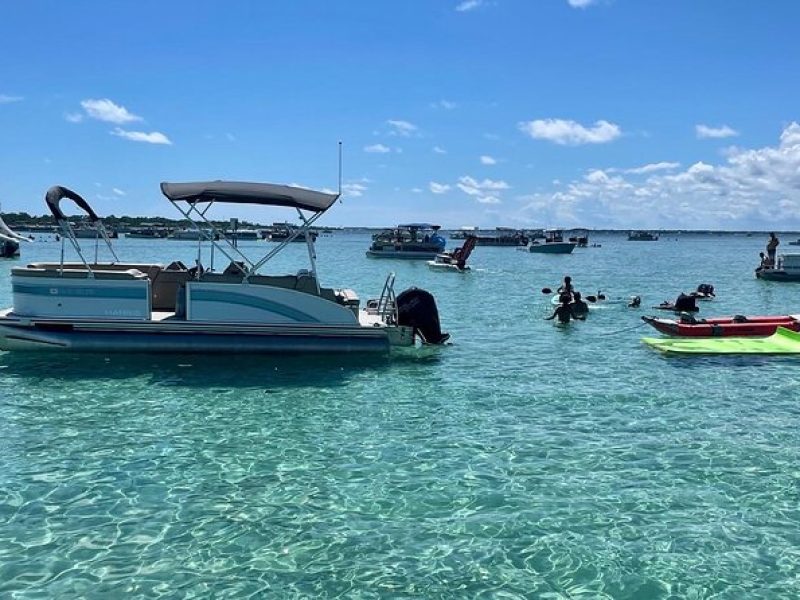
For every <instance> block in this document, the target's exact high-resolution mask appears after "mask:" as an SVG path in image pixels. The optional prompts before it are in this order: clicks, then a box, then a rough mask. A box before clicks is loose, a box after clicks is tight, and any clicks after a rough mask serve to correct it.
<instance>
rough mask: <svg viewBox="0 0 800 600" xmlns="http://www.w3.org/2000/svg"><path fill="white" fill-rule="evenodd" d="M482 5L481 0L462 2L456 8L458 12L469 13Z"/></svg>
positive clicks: (465, 0)
mask: <svg viewBox="0 0 800 600" xmlns="http://www.w3.org/2000/svg"><path fill="white" fill-rule="evenodd" d="M483 5H484V1H483V0H464V1H463V2H461V3H459V4H458V5H457V6H456V11H458V12H469V11H471V10H475V9H476V8H480V7H481V6H483Z"/></svg>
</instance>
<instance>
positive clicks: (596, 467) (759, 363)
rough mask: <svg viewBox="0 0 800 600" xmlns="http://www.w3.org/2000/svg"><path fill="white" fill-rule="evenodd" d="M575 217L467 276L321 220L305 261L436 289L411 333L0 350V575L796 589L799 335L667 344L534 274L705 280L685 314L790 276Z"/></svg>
mask: <svg viewBox="0 0 800 600" xmlns="http://www.w3.org/2000/svg"><path fill="white" fill-rule="evenodd" d="M592 241H598V242H601V243H602V244H603V247H602V248H589V249H585V250H576V252H575V253H574V254H573V255H571V256H545V255H530V254H528V253H523V252H518V251H516V250H515V249H513V248H482V247H481V248H478V249H477V250H476V251H475V254H474V256H473V265H474V267H475V268H476V271H475V272H472V273H469V274H467V275H459V274H455V273H434V272H431V271H429V269H428V268H427V267H426V266H425V265H424V264H422V263H407V262H400V261H388V260H367V259H366V258H364V254H363V253H364V250H365V249H366V246H367V245H368V238H367V237H366V236H358V235H343V234H340V235H335V236H334V237H331V238H322V239H321V240H320V241H319V244H318V254H319V268H320V272H321V276H322V279H323V282H324V283H326V284H328V285H347V286H350V287H353V288H354V289H356V290H357V291H358V292H359V294H360V295H361V296H362V299H365V298H366V297H368V296H372V295H376V294H377V293H379V292H380V288H381V285H382V283H383V279H384V277H385V275H386V273H387V272H388V271H389V270H394V271H396V272H397V276H398V289H399V290H400V289H403V288H404V287H407V286H410V285H418V286H420V287H424V288H426V289H429V290H430V291H432V292H433V293H434V294H435V295H436V297H437V300H438V302H439V306H440V310H441V316H442V321H443V324H444V325H445V328H446V329H447V330H449V331H450V332H451V333H452V336H453V338H452V339H453V345H452V346H450V347H447V348H442V349H438V350H433V351H431V350H425V351H421V352H412V353H403V354H402V355H399V356H394V357H391V358H364V357H358V358H352V357H342V358H338V359H331V358H325V359H321V358H312V359H307V358H305V359H304V358H296V359H281V358H268V357H256V358H250V359H240V358H237V359H226V358H219V357H215V358H208V357H206V358H203V357H196V356H185V357H168V358H165V357H147V356H138V357H123V356H114V355H112V356H109V357H104V356H77V357H57V356H53V355H50V356H44V355H42V356H26V355H10V354H5V355H2V356H0V597H5V596H10V597H14V596H15V595H16V596H19V597H59V598H68V597H82V598H83V597H98V598H100V597H103V598H105V597H120V596H126V597H129V596H142V597H212V596H213V597H226V596H228V597H234V596H235V597H247V596H248V595H251V596H254V597H259V596H274V597H363V598H372V597H409V598H410V597H425V598H437V597H442V598H444V597H502V598H514V597H518V598H527V597H550V598H559V597H562V598H579V597H585V598H603V597H607V598H705V597H715V598H741V597H764V598H777V597H785V598H792V597H796V596H797V595H798V594H800V581H799V580H798V577H800V487H799V484H800V467H799V466H798V465H800V450H799V449H798V434H797V431H798V425H800V407H799V406H798V400H800V371H798V367H800V360H792V359H764V358H756V359H754V358H729V359H724V360H723V359H715V358H689V359H674V358H665V357H662V356H660V355H658V354H656V353H655V352H653V351H650V350H648V349H647V348H646V347H644V346H643V345H642V344H641V343H640V342H639V339H640V338H641V337H642V336H643V335H645V334H646V335H650V334H651V332H650V331H649V330H648V329H646V328H645V327H644V326H643V327H638V328H637V327H636V326H637V324H638V322H639V321H638V319H639V316H640V315H642V314H647V313H649V312H651V311H648V310H646V309H643V310H639V311H633V310H628V309H625V308H608V309H602V310H597V311H593V312H592V314H591V315H590V318H589V320H588V321H587V322H585V323H578V324H575V325H573V326H570V327H569V328H566V329H565V328H559V327H554V326H553V325H552V323H551V322H549V321H544V320H542V319H543V317H544V316H546V315H547V314H549V312H550V311H551V310H552V306H551V305H550V304H549V297H547V296H544V295H543V294H541V292H540V291H539V290H540V289H541V288H542V287H545V286H547V287H556V286H557V284H558V282H559V280H560V279H561V277H563V275H565V274H569V275H571V276H572V277H573V279H574V281H575V283H576V286H577V288H578V289H579V290H581V291H583V292H584V293H592V292H595V291H597V290H598V289H602V290H603V291H604V292H605V293H607V294H609V295H612V296H613V295H620V296H628V295H630V294H634V293H635V294H639V295H641V296H642V297H643V299H644V302H643V306H650V305H653V304H658V303H659V302H661V301H662V300H664V299H668V298H669V299H674V297H675V296H676V295H677V294H678V292H680V291H681V290H686V291H689V290H691V289H693V288H694V287H696V285H697V284H698V283H701V282H709V283H712V284H714V285H715V286H716V290H717V294H718V299H717V300H715V301H714V302H713V303H710V304H707V303H704V304H702V305H701V306H702V310H701V313H700V316H703V315H711V314H730V313H746V312H749V313H761V314H767V313H787V312H800V303H799V302H798V291H800V285H792V284H775V283H766V282H760V281H756V280H755V279H754V278H753V274H752V269H753V267H754V262H755V261H754V257H757V255H758V252H759V251H760V250H762V246H763V242H764V240H762V239H760V238H757V237H753V238H746V237H714V236H704V237H700V236H697V237H693V236H682V237H681V238H680V239H679V241H673V240H661V241H659V242H654V243H647V242H642V243H634V242H627V241H624V240H623V239H622V238H614V237H607V238H597V239H596V240H592ZM786 241H788V240H786ZM784 243H785V242H784ZM88 245H89V244H87V246H88ZM244 247H245V248H247V247H251V248H254V249H255V248H262V249H263V248H264V247H265V244H256V243H250V244H249V245H246V246H244ZM788 249H789V248H787V250H788ZM118 251H119V254H120V256H121V258H123V260H132V261H133V260H160V261H165V260H172V259H174V258H181V259H182V260H184V262H187V263H189V262H191V260H192V257H193V255H194V251H195V246H194V244H192V243H189V242H171V241H163V242H156V243H151V242H147V241H142V240H130V241H127V240H120V243H119V244H118ZM23 252H24V253H25V254H24V260H25V261H33V260H38V259H49V260H55V259H56V258H57V255H58V244H54V243H50V244H38V245H35V246H25V247H24V248H23ZM304 257H305V247H304V246H301V245H298V246H296V247H293V248H291V249H290V250H289V251H288V252H287V253H286V255H285V256H283V257H282V262H281V264H279V265H278V267H280V268H278V267H276V268H277V269H278V270H279V271H280V270H281V269H283V268H286V269H291V270H295V269H296V268H298V267H301V266H304V264H303V261H304ZM206 262H207V261H206ZM13 264H17V263H15V262H13V261H12V262H4V263H2V265H0V269H2V271H3V272H2V274H0V278H1V279H0V281H2V282H4V284H3V285H2V286H0V300H2V304H3V305H8V304H9V303H10V286H9V284H8V278H7V271H8V270H9V269H10V267H11V266H12V265H13Z"/></svg>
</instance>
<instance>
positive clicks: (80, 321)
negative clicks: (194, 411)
mask: <svg viewBox="0 0 800 600" xmlns="http://www.w3.org/2000/svg"><path fill="white" fill-rule="evenodd" d="M161 191H162V192H163V194H164V195H165V196H166V197H167V199H168V200H169V201H170V202H171V203H172V204H173V206H175V208H177V209H178V211H180V212H181V214H182V215H183V216H184V217H185V218H186V219H188V220H189V221H190V222H191V223H192V224H193V225H194V226H195V230H196V231H198V232H201V239H200V240H199V241H198V251H197V259H196V264H195V266H193V267H192V268H187V267H186V266H185V265H184V264H183V263H181V262H179V261H175V262H172V263H170V264H168V265H163V264H139V263H124V262H121V261H120V260H119V258H118V257H117V255H116V252H115V251H114V248H113V246H112V244H111V241H110V238H109V235H108V232H107V230H106V228H105V226H104V225H103V222H102V220H101V219H100V218H99V217H98V216H97V214H96V213H95V212H94V210H93V209H92V208H91V207H90V206H89V204H88V203H87V202H86V201H85V200H84V199H83V198H82V197H81V196H79V195H78V194H76V193H75V192H73V191H71V190H68V189H66V188H64V187H60V186H55V187H52V188H50V190H49V191H48V192H47V195H46V198H45V199H46V203H47V206H48V207H49V208H50V211H51V212H52V214H53V216H54V218H55V219H56V222H57V224H58V226H59V228H60V230H61V233H62V251H61V261H60V262H56V263H33V264H30V265H28V266H27V267H23V268H15V269H12V271H11V285H12V288H13V304H14V305H13V307H12V308H10V309H7V310H5V311H2V313H0V349H4V350H72V351H95V352H148V353H153V352H201V353H206V352H207V353H214V352H222V353H261V352H267V353H269V352H272V353H297V352H335V353H341V352H385V351H387V350H389V349H390V348H391V347H394V346H411V345H413V344H414V340H415V338H416V337H419V338H420V339H422V340H423V341H425V342H427V343H432V344H438V343H442V342H444V341H445V340H446V339H447V338H448V336H447V334H444V333H442V331H441V328H440V327H439V317H438V312H437V309H436V303H435V300H434V299H433V297H432V296H431V295H430V294H429V293H428V292H425V291H424V290H418V289H416V288H412V289H410V290H407V291H406V292H403V294H400V295H399V296H397V297H396V296H395V293H394V275H389V277H388V278H387V279H386V282H385V283H384V286H383V291H382V293H381V295H380V297H379V298H378V299H376V300H371V301H369V302H367V303H366V306H365V307H361V305H360V301H359V298H358V296H357V295H356V293H355V292H354V291H353V290H350V289H338V288H326V287H323V286H322V285H320V282H319V279H318V277H317V267H316V254H315V250H314V242H313V239H312V236H307V237H306V243H307V247H308V258H309V263H310V268H309V269H301V270H299V271H297V272H296V273H294V274H288V275H264V274H261V273H260V270H261V269H262V267H263V266H264V265H265V264H267V263H268V262H269V261H270V260H271V259H272V258H273V257H274V256H275V255H276V254H278V253H279V252H280V251H281V250H282V249H283V248H285V247H286V245H287V244H289V243H290V242H291V241H292V240H291V239H287V240H284V241H283V242H282V243H280V244H279V245H278V246H277V247H274V248H272V249H271V250H270V251H269V252H268V253H267V254H266V255H265V256H263V257H262V258H261V259H260V260H257V261H252V260H250V259H249V258H248V257H247V256H246V255H244V254H243V253H242V252H241V251H240V249H239V248H238V247H237V246H236V245H235V244H234V243H232V242H231V241H230V240H228V239H226V238H225V236H224V235H219V234H220V232H219V231H217V229H216V227H215V226H214V224H213V223H211V222H210V221H209V220H208V219H207V218H206V216H205V215H206V214H207V212H208V210H209V208H210V207H211V206H212V205H214V204H217V203H224V204H233V205H239V204H249V205H259V206H280V207H287V208H292V209H295V210H296V211H297V213H298V215H299V217H300V219H301V222H302V224H301V225H300V227H298V229H297V231H295V232H294V234H295V235H300V233H301V232H304V231H307V230H308V228H309V227H310V226H311V224H312V223H314V222H315V221H316V220H317V219H318V218H319V217H320V216H321V215H322V214H324V213H325V211H327V210H328V209H329V208H330V207H331V206H332V205H333V204H334V202H335V201H336V199H337V198H338V194H326V193H322V192H317V191H313V190H306V189H301V188H295V187H289V186H283V185H272V184H262V183H243V182H224V181H214V182H198V183H162V184H161ZM65 198H66V199H69V200H71V201H73V202H74V203H75V204H76V205H77V206H78V207H79V208H81V209H82V210H83V211H84V212H86V214H87V216H88V220H89V222H90V223H91V225H92V227H93V228H94V229H95V230H96V232H97V240H98V241H97V242H96V243H95V244H94V250H95V256H94V260H93V261H92V262H90V261H89V260H87V259H86V256H85V254H84V251H83V249H82V248H81V246H80V245H79V243H78V239H77V237H76V236H75V233H74V230H73V227H72V225H71V224H70V222H69V220H68V219H67V218H66V217H65V216H64V213H63V212H62V210H61V208H60V206H59V203H60V202H61V200H63V199H65ZM99 240H103V241H104V243H105V247H106V248H107V250H108V252H110V254H111V256H112V257H113V260H112V261H110V262H99V261H98V253H99V249H100V242H99ZM204 242H207V244H208V245H210V248H209V250H210V253H209V254H210V260H211V263H210V265H209V267H208V268H206V267H204V265H203V263H202V261H201V259H202V258H203V252H202V251H203V248H204ZM67 243H68V244H69V245H70V246H71V247H72V248H73V249H74V251H75V252H76V253H77V255H78V257H79V258H80V262H65V261H64V252H65V246H66V244H67ZM215 257H216V258H217V259H223V260H225V267H224V268H223V269H222V270H220V271H218V270H216V269H215V268H214V259H215Z"/></svg>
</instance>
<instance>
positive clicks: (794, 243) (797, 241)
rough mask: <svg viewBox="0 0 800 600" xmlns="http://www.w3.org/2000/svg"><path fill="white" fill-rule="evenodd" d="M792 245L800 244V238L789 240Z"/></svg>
mask: <svg viewBox="0 0 800 600" xmlns="http://www.w3.org/2000/svg"><path fill="white" fill-rule="evenodd" d="M789 245H790V246H800V240H794V241H791V242H789Z"/></svg>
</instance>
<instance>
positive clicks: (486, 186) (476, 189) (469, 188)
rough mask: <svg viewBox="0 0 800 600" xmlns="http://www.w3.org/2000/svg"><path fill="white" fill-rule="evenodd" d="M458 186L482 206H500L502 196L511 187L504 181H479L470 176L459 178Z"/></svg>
mask: <svg viewBox="0 0 800 600" xmlns="http://www.w3.org/2000/svg"><path fill="white" fill-rule="evenodd" d="M456 186H457V187H458V189H460V190H461V191H462V192H464V193H465V194H466V195H467V196H471V197H473V198H475V200H477V201H478V202H480V203H481V204H500V202H501V201H502V200H501V194H502V193H503V191H504V190H507V189H509V188H510V187H511V186H509V185H508V184H507V183H506V182H505V181H503V180H493V179H484V180H483V181H478V180H477V179H475V178H474V177H470V176H468V175H464V176H463V177H459V179H458V183H457V184H456Z"/></svg>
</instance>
